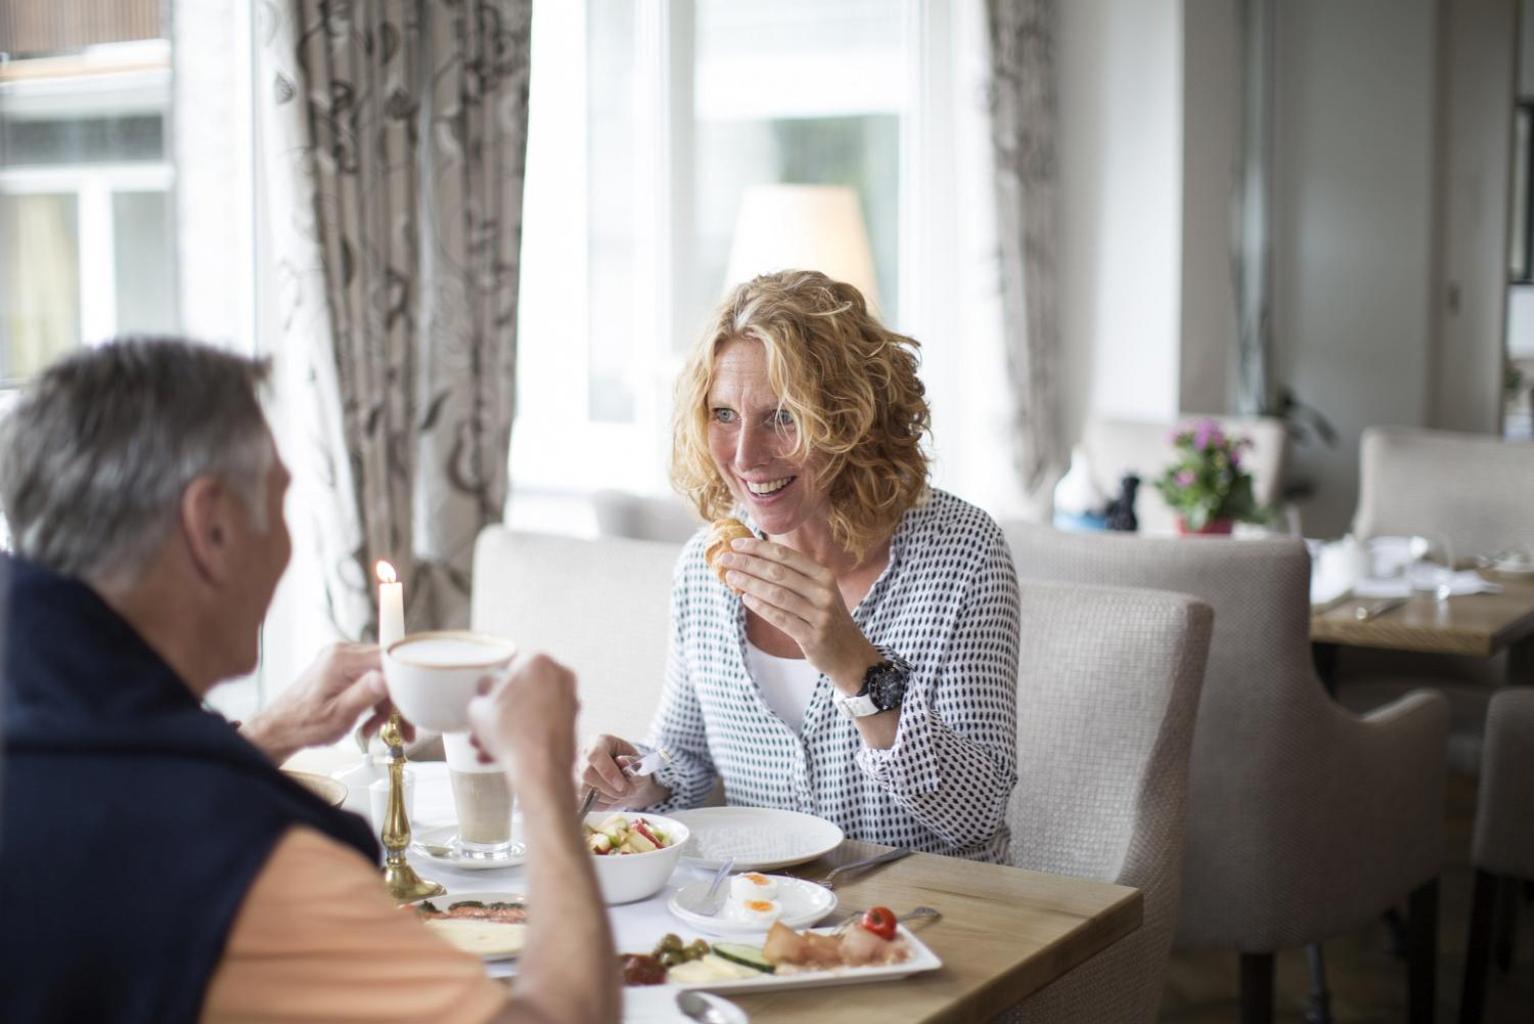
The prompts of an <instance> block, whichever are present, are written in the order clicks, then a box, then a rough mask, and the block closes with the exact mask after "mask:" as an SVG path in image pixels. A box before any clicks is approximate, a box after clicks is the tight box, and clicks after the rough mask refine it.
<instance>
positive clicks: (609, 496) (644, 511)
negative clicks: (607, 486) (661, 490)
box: [591, 490, 703, 544]
mask: <svg viewBox="0 0 1534 1024" xmlns="http://www.w3.org/2000/svg"><path fill="white" fill-rule="evenodd" d="M591 506H592V509H593V510H594V511H595V512H596V516H597V533H599V534H601V535H602V536H603V537H629V538H631V539H633V540H664V541H671V542H673V543H678V544H680V543H683V542H685V541H686V540H687V538H689V537H691V536H692V535H693V534H694V533H697V532H698V527H700V526H702V525H703V521H702V520H701V519H699V518H698V515H697V513H696V512H694V511H693V510H692V509H691V508H690V507H689V506H688V505H687V504H686V503H685V502H684V501H682V499H681V498H678V497H676V496H675V495H666V496H664V497H656V496H653V495H648V494H630V493H629V492H627V491H612V490H603V491H598V492H597V493H596V494H594V495H592V498H591Z"/></svg>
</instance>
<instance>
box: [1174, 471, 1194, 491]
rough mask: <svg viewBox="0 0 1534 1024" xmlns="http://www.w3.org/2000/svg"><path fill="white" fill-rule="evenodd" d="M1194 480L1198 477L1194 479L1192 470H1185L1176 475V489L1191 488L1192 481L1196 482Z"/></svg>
mask: <svg viewBox="0 0 1534 1024" xmlns="http://www.w3.org/2000/svg"><path fill="white" fill-rule="evenodd" d="M1196 479H1198V477H1196V476H1195V475H1194V473H1193V470H1191V469H1185V470H1183V471H1182V472H1180V473H1178V474H1177V486H1178V487H1192V486H1193V481H1194V480H1196Z"/></svg>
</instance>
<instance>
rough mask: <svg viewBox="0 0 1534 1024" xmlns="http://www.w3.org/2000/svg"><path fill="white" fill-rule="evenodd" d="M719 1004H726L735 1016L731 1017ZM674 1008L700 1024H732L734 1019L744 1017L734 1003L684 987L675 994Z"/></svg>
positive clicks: (742, 1018)
mask: <svg viewBox="0 0 1534 1024" xmlns="http://www.w3.org/2000/svg"><path fill="white" fill-rule="evenodd" d="M721 1006H728V1007H729V1008H730V1009H732V1010H734V1011H735V1012H736V1016H735V1017H731V1016H730V1015H729V1014H727V1013H725V1012H724V1010H723V1009H721V1008H720V1007H721ZM676 1008H677V1009H678V1010H681V1011H682V1012H683V1013H684V1014H686V1015H687V1016H688V1017H691V1018H692V1019H693V1020H696V1021H700V1022H701V1024H733V1022H734V1021H737V1020H744V1019H745V1016H744V1015H742V1014H741V1013H740V1007H738V1006H736V1005H735V1004H734V1003H732V1002H729V1001H727V1000H724V999H721V998H719V997H718V996H707V997H705V996H704V995H703V994H702V993H701V992H694V991H693V990H692V989H684V990H683V991H681V992H678V993H677V994H676Z"/></svg>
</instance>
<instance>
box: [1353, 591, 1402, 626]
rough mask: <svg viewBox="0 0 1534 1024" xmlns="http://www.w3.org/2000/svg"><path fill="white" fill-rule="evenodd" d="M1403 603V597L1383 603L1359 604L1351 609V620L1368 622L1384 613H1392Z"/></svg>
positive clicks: (1388, 599)
mask: <svg viewBox="0 0 1534 1024" xmlns="http://www.w3.org/2000/svg"><path fill="white" fill-rule="evenodd" d="M1405 603H1406V598H1404V597H1390V598H1386V599H1385V600H1383V601H1375V602H1374V603H1373V604H1361V605H1359V606H1358V607H1357V608H1354V609H1353V618H1355V619H1357V620H1358V621H1359V622H1368V621H1369V620H1370V619H1373V618H1378V617H1379V616H1381V615H1384V614H1385V613H1386V612H1389V611H1394V610H1395V609H1397V608H1399V607H1401V606H1402V605H1403V604H1405Z"/></svg>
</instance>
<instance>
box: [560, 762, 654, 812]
mask: <svg viewBox="0 0 1534 1024" xmlns="http://www.w3.org/2000/svg"><path fill="white" fill-rule="evenodd" d="M670 763H671V751H669V750H667V749H666V748H665V747H656V748H655V749H654V750H652V751H650V752H649V753H648V754H646V755H645V756H644V757H641V758H638V759H637V760H633V761H630V762H629V763H628V764H626V765H624V766H623V774H624V775H627V776H628V777H629V778H631V779H642V778H644V777H645V776H646V775H654V774H655V773H656V772H658V771H660V769H661V767H662V766H663V765H668V764H670ZM596 802H597V790H596V787H595V786H587V787H586V792H585V793H584V794H583V795H582V796H581V806H580V808H579V809H578V810H577V811H576V812H575V817H576V819H577V820H579V821H585V820H586V815H587V814H590V813H591V805H592V804H594V803H596Z"/></svg>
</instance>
